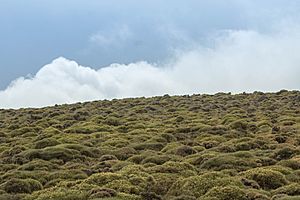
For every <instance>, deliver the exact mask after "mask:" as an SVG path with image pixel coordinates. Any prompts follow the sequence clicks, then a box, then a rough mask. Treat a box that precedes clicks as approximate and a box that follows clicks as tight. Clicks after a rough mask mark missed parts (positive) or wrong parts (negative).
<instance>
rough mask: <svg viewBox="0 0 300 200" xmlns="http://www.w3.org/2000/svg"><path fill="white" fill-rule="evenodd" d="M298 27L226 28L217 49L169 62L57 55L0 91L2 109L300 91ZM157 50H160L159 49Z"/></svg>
mask: <svg viewBox="0 0 300 200" xmlns="http://www.w3.org/2000/svg"><path fill="white" fill-rule="evenodd" d="M298 30H299V29H298V28H297V27H294V28H290V29H283V30H282V31H278V32H276V33H273V34H261V33H258V32H255V31H224V32H222V34H220V36H219V37H218V38H217V39H216V40H215V46H214V48H212V49H207V48H202V47H201V46H199V47H198V48H196V49H194V50H192V51H188V52H181V53H178V54H177V55H175V56H174V58H173V59H172V60H170V62H169V63H168V64H164V65H162V66H158V65H155V64H149V63H147V62H137V63H132V64H129V65H122V64H113V65H111V66H108V67H105V68H101V69H99V70H94V69H91V68H89V67H84V66H80V65H78V64H77V63H76V62H75V61H70V60H67V59H65V58H58V59H56V60H54V61H53V62H52V63H50V64H48V65H46V66H44V67H43V68H41V69H40V71H39V72H38V73H37V74H36V75H35V76H33V77H32V78H30V79H26V78H22V77H21V78H19V79H17V80H15V81H13V82H12V83H11V84H10V86H9V87H8V88H7V89H5V90H3V91H0V107H2V108H19V107H41V106H46V105H53V104H56V103H57V104H61V103H73V102H78V101H87V100H96V99H111V98H123V97H135V96H154V95H163V94H166V93H169V94H186V93H188V94H192V93H215V92H220V91H224V92H229V91H231V92H243V91H247V92H250V91H255V90H260V91H277V90H280V89H283V88H284V89H300V78H299V74H300V56H299V54H298V52H300V36H299V34H298V33H299V31H298ZM154 51H155V49H154Z"/></svg>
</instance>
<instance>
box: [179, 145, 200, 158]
mask: <svg viewBox="0 0 300 200" xmlns="http://www.w3.org/2000/svg"><path fill="white" fill-rule="evenodd" d="M195 153H197V151H195V150H194V149H193V148H192V147H190V146H186V145H184V146H181V147H179V148H177V149H176V151H175V154H176V155H179V156H188V155H191V154H195Z"/></svg>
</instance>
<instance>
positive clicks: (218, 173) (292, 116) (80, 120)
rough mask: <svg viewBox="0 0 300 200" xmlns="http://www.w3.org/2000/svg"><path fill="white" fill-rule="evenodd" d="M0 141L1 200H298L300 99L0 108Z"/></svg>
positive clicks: (265, 96)
mask: <svg viewBox="0 0 300 200" xmlns="http://www.w3.org/2000/svg"><path fill="white" fill-rule="evenodd" d="M0 141H1V143H0V199H1V200H2V199H8V200H9V199H12V200H16V199H26V200H36V199H37V200H48V199H55V200H56V199H57V200H92V199H94V200H96V199H107V200H123V199H124V200H125V199H129V200H131V199H132V200H135V199H136V200H138V199H147V200H148V199H149V200H150V199H154V200H155V199H157V200H159V199H177V200H193V199H199V200H202V199H203V200H217V199H221V200H229V199H232V200H235V199H236V200H240V199H241V200H254V199H259V200H267V199H271V198H272V199H281V200H287V199H299V198H300V147H299V145H300V92H299V91H280V92H277V93H261V92H255V93H252V94H246V93H243V94H237V95H231V94H225V93H218V94H215V95H192V96H172V97H170V96H168V95H165V96H163V97H153V98H132V99H122V100H112V101H107V100H104V101H96V102H88V103H78V104H73V105H61V106H54V107H47V108H41V109H20V110H0ZM297 195H299V196H298V197H297ZM293 196H294V197H293Z"/></svg>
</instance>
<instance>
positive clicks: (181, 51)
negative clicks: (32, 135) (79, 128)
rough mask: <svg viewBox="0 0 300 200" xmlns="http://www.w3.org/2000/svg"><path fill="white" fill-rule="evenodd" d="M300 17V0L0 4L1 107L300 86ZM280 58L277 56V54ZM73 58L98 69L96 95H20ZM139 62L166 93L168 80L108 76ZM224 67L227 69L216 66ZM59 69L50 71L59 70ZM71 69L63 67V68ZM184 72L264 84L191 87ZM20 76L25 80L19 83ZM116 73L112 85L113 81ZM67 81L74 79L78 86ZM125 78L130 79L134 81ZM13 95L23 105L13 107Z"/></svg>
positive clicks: (6, 0) (13, 0) (9, 0)
mask: <svg viewBox="0 0 300 200" xmlns="http://www.w3.org/2000/svg"><path fill="white" fill-rule="evenodd" d="M299 16H300V1H299V0H289V1H286V0H264V1H262V0H226V1H225V0H224V1H222V0H185V1H182V0H151V1H148V0H145V1H140V0H109V1H99V0H88V1H83V0H51V1H50V0H26V1H18V0H0V90H2V91H0V98H2V100H1V99H0V107H10V106H14V107H19V106H35V105H39V106H42V105H48V104H53V103H56V102H58V103H64V102H74V101H80V100H90V99H99V98H114V97H126V96H142V95H150V96H151V95H154V94H162V93H174V94H177V93H186V92H196V93H197V92H199V93H201V92H215V91H218V90H232V91H243V90H246V89H247V87H248V86H249V87H248V90H249V91H251V90H253V89H258V90H260V89H261V90H266V91H268V90H276V89H278V88H288V89H299V88H300V87H299V85H298V84H299V81H297V77H295V73H297V72H299V67H300V65H298V61H299V60H298V57H299V56H298V55H296V54H295V52H294V51H297V50H300V46H299V44H300V42H299V37H300V36H299V32H300V31H299V30H300V28H299V26H300V21H299V20H300V17H299ZM256 42H258V43H257V44H255V43H256ZM294 54H295V55H294ZM189 56H190V57H189ZM272 56H276V57H277V58H275V60H274V58H273V57H272ZM58 57H64V58H60V59H58V60H56V61H54V64H53V63H52V61H53V60H55V59H56V58H58ZM65 58H67V59H69V60H74V61H76V62H77V63H79V64H80V65H82V66H88V67H89V68H87V67H83V68H84V70H87V69H88V70H92V69H95V70H92V71H93V73H95V74H97V75H96V78H95V80H94V81H95V82H97V84H95V85H93V86H92V91H90V93H88V92H87V91H88V90H89V89H87V91H85V92H87V94H85V93H81V94H80V95H79V96H72V97H70V96H68V94H66V97H65V98H63V97H62V98H61V99H59V100H56V99H55V98H54V99H52V100H51V101H46V100H39V99H38V100H37V101H34V102H33V101H32V100H31V99H28V103H27V104H24V105H23V104H22V105H21V104H20V103H19V102H18V101H17V100H15V98H16V97H18V98H23V97H22V94H21V93H24V94H25V93H26V92H27V91H31V90H32V87H33V86H34V87H35V86H36V85H37V84H40V82H35V81H36V80H37V79H38V74H39V73H38V72H40V71H46V70H43V67H44V66H45V65H46V64H48V63H52V64H53V65H55V66H56V65H58V63H60V64H59V65H63V66H66V65H68V63H69V62H71V61H69V60H66V59H65ZM187 58H189V62H186V61H184V62H186V63H185V66H182V63H180V62H181V61H182V60H184V59H187ZM235 58H236V60H235ZM276 59H277V60H276ZM139 61H143V63H144V64H142V65H141V66H142V67H141V66H140V67H138V68H139V70H140V69H141V68H143V69H145V68H147V66H148V67H150V68H151V67H152V68H154V71H152V72H151V73H153V75H152V76H153V77H157V76H160V75H161V76H162V77H161V78H163V79H164V80H165V81H166V83H162V85H164V84H166V85H167V86H166V88H165V89H164V87H162V90H159V91H158V89H157V88H155V86H154V85H156V83H157V84H158V85H160V82H157V79H155V78H153V79H155V80H156V82H155V80H151V81H150V82H149V84H146V85H145V86H144V87H143V88H140V90H139V91H137V92H136V93H134V92H129V91H136V86H135V85H134V83H136V84H140V82H139V81H137V80H136V82H134V83H133V82H128V81H124V82H122V81H120V78H116V77H115V76H116V75H115V74H110V73H109V74H105V73H103V72H101V73H100V72H99V69H100V68H102V67H105V66H109V65H110V64H112V63H119V64H120V65H118V66H119V67H120V66H123V65H124V64H125V65H124V66H127V67H128V66H132V65H138V64H137V63H140V62H139ZM71 63H73V62H71ZM77 63H76V64H75V65H77ZM222 63H224V65H222ZM249 63H251V64H253V65H249ZM299 63H300V62H299ZM73 64H74V63H73ZM279 64H280V66H279ZM145 65H147V66H145ZM209 66H210V67H209ZM219 66H222V70H216V69H217V68H218V67H219ZM283 66H284V67H283ZM44 68H45V67H44ZM54 68H55V67H52V69H51V70H48V72H49V71H51V73H52V72H53V69H54ZM62 68H63V67H59V70H62ZM111 68H112V67H108V69H111ZM113 68H114V70H115V68H118V67H116V66H114V67H113ZM129 68H130V67H129ZM133 68H134V67H133ZM133 68H130V69H129V70H128V71H129V72H128V74H127V76H129V77H130V76H132V77H136V75H137V74H136V71H135V70H134V69H133ZM250 68H251V69H250ZM275 68H276V69H275ZM57 69H58V68H57ZM76 69H77V68H76V66H74V68H72V70H70V72H68V73H67V74H66V75H65V76H66V77H68V78H70V77H73V75H74V74H73V73H76V72H74V71H76ZM171 69H172V70H171ZM179 69H180V70H179ZM218 69H220V68H218ZM259 69H262V70H265V72H264V73H263V75H267V74H268V70H272V71H275V72H276V71H278V74H273V75H274V77H270V79H268V78H267V77H256V76H254V75H255V74H257V73H258V72H259ZM155 70H159V72H155ZM168 70H171V71H168ZM62 71H64V72H66V70H62ZM121 71H122V70H121ZM150 71H151V70H150ZM166 71H167V72H166ZM177 71H180V74H185V75H186V76H192V75H194V74H195V72H197V73H198V76H199V77H202V81H203V79H204V78H205V77H206V78H208V80H207V81H208V82H209V80H210V77H211V78H216V77H218V78H219V80H224V81H225V82H227V83H228V79H230V80H232V79H233V77H236V76H241V74H248V76H247V77H252V78H253V79H256V78H257V79H258V81H256V82H258V83H259V84H258V83H254V82H253V83H252V82H250V81H249V82H247V83H241V81H242V80H241V81H240V82H238V83H236V82H235V83H232V85H228V87H219V85H222V86H224V84H223V83H222V82H221V81H219V82H218V83H215V84H216V85H215V86H214V87H207V88H205V83H207V82H203V83H200V82H199V83H198V79H197V78H196V77H195V78H194V79H191V80H190V81H191V82H193V83H188V79H189V78H186V77H181V76H179V74H178V72H177ZM216 71H221V72H223V71H224V72H226V73H225V74H227V75H226V76H225V77H224V76H222V74H219V73H216ZM37 73H38V74H37ZM99 73H100V74H101V75H99ZM115 73H116V74H118V73H119V71H118V70H117V72H115ZM151 73H150V74H151ZM282 73H283V74H285V75H283V78H282V80H285V79H286V80H290V79H292V80H291V82H288V83H287V84H286V85H285V84H282V85H280V84H281V81H282V80H281V81H280V80H278V81H277V82H279V84H278V85H276V87H274V84H273V83H274V82H276V80H277V79H280V76H279V75H280V74H281V75H282ZM29 74H30V75H29ZM40 74H41V73H40ZM140 74H145V71H142V70H141V71H140V72H139V74H138V75H140ZM159 74H160V75H159ZM251 74H252V75H251ZM48 75H49V74H47V77H48ZM263 75H261V76H263ZM45 76H46V75H45V74H44V75H43V77H45ZM65 76H63V77H65ZM145 76H146V74H145ZM19 77H27V79H26V78H25V79H24V78H19ZM54 77H59V76H54ZM76 77H77V78H78V76H77V75H76ZM76 77H75V78H74V77H73V78H70V79H72V80H74V79H76ZM120 77H122V74H121V75H120ZM242 77H243V76H242ZM17 78H19V79H17ZM147 78H149V77H147ZM284 78H285V79H284ZM16 79H17V80H18V81H14V82H13V83H11V82H12V81H13V80H16ZM108 79H109V80H112V82H109V81H108V82H107V80H108ZM265 79H268V80H270V82H268V81H265V84H264V81H263V80H265ZM294 79H295V80H294ZM21 80H23V81H25V82H26V81H32V82H31V84H32V86H30V84H29V85H27V86H26V89H25V88H23V87H25V86H24V85H26V84H24V82H20V81H21ZM46 80H47V81H52V82H47V81H46V82H47V84H48V85H51V84H53V81H58V82H59V80H56V79H46ZM89 80H90V78H89ZM113 80H114V81H113ZM143 80H144V79H143ZM143 80H140V81H141V82H143ZM185 80H186V81H185ZM91 81H92V80H91ZM105 81H106V82H105ZM118 81H119V82H118ZM181 81H182V84H181ZM272 81H274V82H272ZM16 82H17V83H16ZM75 82H76V83H77V84H79V85H80V84H82V85H89V83H86V82H85V80H84V79H80V81H78V80H77V79H76V81H75ZM173 82H174V83H173ZM233 82H234V81H233ZM10 83H11V85H10V87H9V88H7V87H8V85H9V84H10ZM175 83H176V84H175ZM18 84H19V85H18ZM66 84H70V85H72V84H73V82H69V83H66ZM99 84H100V85H101V89H99V87H100V86H99ZM118 84H122V85H124V84H125V85H126V87H124V88H123V87H121V86H119V85H118ZM218 84H219V85H218ZM20 85H22V87H21V86H20ZM103 85H108V86H107V87H104V86H103ZM129 85H132V86H129ZM175 85H176V87H175ZM225 85H226V84H225ZM239 85H242V86H241V87H239ZM200 86H201V87H202V88H199V87H200ZM53 87H54V86H53ZM156 87H159V86H156ZM18 88H21V89H18ZM112 88H118V89H112ZM174 88H179V89H178V90H176V89H174ZM245 88H246V89H245ZM5 89H6V90H5ZM39 89H40V88H36V90H39ZM69 89H70V88H69ZM17 90H18V91H17ZM19 90H22V92H20V91H19ZM48 90H50V89H48ZM83 90H84V89H83ZM143 91H147V92H143ZM151 91H153V92H151ZM61 92H62V93H65V92H66V91H64V90H61ZM70 93H72V89H70ZM16 94H18V95H16ZM29 95H30V94H29ZM34 95H35V94H34V93H32V96H34ZM45 95H46V94H45ZM53 95H54V96H57V94H53ZM46 96H47V95H46ZM84 97H86V98H84ZM45 98H46V99H47V98H51V97H45ZM11 101H13V102H15V103H14V104H10V103H9V102H11Z"/></svg>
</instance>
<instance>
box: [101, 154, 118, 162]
mask: <svg viewBox="0 0 300 200" xmlns="http://www.w3.org/2000/svg"><path fill="white" fill-rule="evenodd" d="M107 160H118V158H117V157H116V156H114V155H103V156H101V157H100V160H99V161H107Z"/></svg>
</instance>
